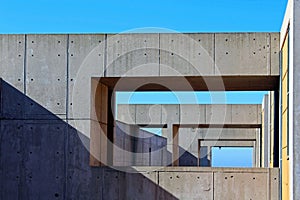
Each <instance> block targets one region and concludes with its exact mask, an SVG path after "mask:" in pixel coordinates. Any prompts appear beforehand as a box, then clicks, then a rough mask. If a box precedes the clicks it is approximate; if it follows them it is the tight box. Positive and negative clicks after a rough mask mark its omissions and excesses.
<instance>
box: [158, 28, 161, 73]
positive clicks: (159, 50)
mask: <svg viewBox="0 0 300 200" xmlns="http://www.w3.org/2000/svg"><path fill="white" fill-rule="evenodd" d="M160 36H161V34H160V33H158V76H160V53H161V52H160Z"/></svg>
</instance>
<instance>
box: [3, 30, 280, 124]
mask: <svg viewBox="0 0 300 200" xmlns="http://www.w3.org/2000/svg"><path fill="white" fill-rule="evenodd" d="M278 37H279V33H231V34H221V33H218V34H214V33H211V34H121V35H106V34H98V35H97V34H94V35H67V34H65V35H46V34H45V35H0V42H1V45H0V63H1V64H0V67H1V70H0V76H1V77H2V78H3V79H4V80H6V81H7V82H8V83H10V84H12V85H13V86H15V87H16V88H18V89H19V90H20V91H23V92H24V93H25V94H26V95H29V96H30V97H31V98H32V99H33V100H35V101H36V102H38V103H40V104H41V105H43V106H44V107H45V108H46V109H48V110H49V111H51V112H52V113H54V114H56V115H58V116H60V118H62V119H65V118H67V116H68V117H69V118H72V119H88V118H89V117H90V116H89V110H90V107H89V102H90V97H89V95H85V92H86V91H87V92H89V91H90V78H91V77H104V76H106V77H119V76H121V75H122V76H169V75H172V76H173V75H174V76H182V75H191V76H195V75H197V76H198V75H203V76H205V75H207V76H210V75H220V74H218V73H217V71H218V70H217V68H216V67H218V68H219V70H220V72H221V74H222V75H239V76H242V75H250V76H252V75H253V76H258V75H259V76H261V75H262V76H271V75H276V76H278V75H279V70H278V69H279V62H278V60H277V58H278V56H277V53H278V52H279V39H278ZM275 39H276V40H275ZM277 41H278V42H277ZM237 46H238V48H236V47H237ZM159 48H160V50H159ZM237 49H239V50H237ZM254 52H255V54H254ZM226 53H228V54H226ZM140 54H142V55H140ZM172 54H173V55H172ZM119 57H120V58H119ZM178 59H179V61H177V60H178ZM233 61H234V65H232V64H233V63H230V62H233ZM228 62H229V63H228ZM185 63H188V64H185ZM137 66H138V68H135V67H137ZM166 66H168V67H167V68H166ZM233 66H234V67H233ZM169 68H172V69H171V70H169ZM166 70H167V71H166ZM172 70H173V71H174V73H175V72H176V73H175V74H172ZM199 70H200V71H201V73H200V74H199V73H198V72H197V71H199ZM167 72H168V73H167ZM50 83H51V84H50ZM76 84H77V86H76ZM75 86H76V87H75ZM37 88H42V89H37ZM44 88H47V92H46V91H45V89H44ZM76 88H78V89H76ZM74 93H75V94H74ZM76 95H80V97H81V98H74V99H73V98H72V97H73V96H76ZM79 105H80V106H79ZM74 106H76V109H79V110H78V111H76V112H75V113H73V107H74ZM30 114H32V115H39V113H35V112H34V111H33V112H32V113H30ZM43 117H47V116H43Z"/></svg>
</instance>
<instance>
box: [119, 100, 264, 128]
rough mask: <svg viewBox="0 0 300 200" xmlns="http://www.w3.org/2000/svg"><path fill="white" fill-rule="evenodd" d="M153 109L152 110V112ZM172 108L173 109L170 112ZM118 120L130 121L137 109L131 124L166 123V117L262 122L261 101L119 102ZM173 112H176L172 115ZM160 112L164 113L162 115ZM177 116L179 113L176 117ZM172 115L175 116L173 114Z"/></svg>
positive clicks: (202, 121)
mask: <svg viewBox="0 0 300 200" xmlns="http://www.w3.org/2000/svg"><path fill="white" fill-rule="evenodd" d="M165 106H166V107H167V109H164V107H165ZM154 110H155V112H154ZM171 111H172V112H171ZM117 112H118V115H117V116H118V117H117V120H119V121H122V120H125V121H128V120H127V119H130V122H133V121H134V120H132V118H133V117H132V116H135V115H134V112H136V116H137V117H136V119H135V123H134V124H143V125H151V124H154V125H157V124H169V123H170V122H169V121H167V120H168V119H171V118H172V119H173V120H172V121H173V122H175V121H179V123H178V124H185V125H193V124H194V125H195V126H198V125H201V124H202V125H208V124H216V125H218V124H220V125H224V124H225V125H249V126H251V125H253V126H255V125H257V126H260V125H261V105H260V104H252V105H246V104H244V105H235V104H233V105H221V104H213V105H210V104H207V105H204V104H190V105H175V104H174V105H161V108H160V106H159V105H151V104H148V105H138V104H137V105H133V104H130V105H125V104H123V105H122V104H118V109H117ZM174 112H175V113H177V114H176V115H175V116H174ZM161 116H164V117H163V118H162V117H161ZM179 116H180V117H179ZM174 117H175V118H174Z"/></svg>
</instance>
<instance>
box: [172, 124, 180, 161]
mask: <svg viewBox="0 0 300 200" xmlns="http://www.w3.org/2000/svg"><path fill="white" fill-rule="evenodd" d="M178 134H179V126H177V125H173V136H172V137H173V138H172V147H173V151H172V165H173V166H179V141H178V138H179V135H178Z"/></svg>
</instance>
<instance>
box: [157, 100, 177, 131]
mask: <svg viewBox="0 0 300 200" xmlns="http://www.w3.org/2000/svg"><path fill="white" fill-rule="evenodd" d="M161 114H162V124H167V126H168V127H170V126H171V124H177V123H179V118H180V112H179V105H166V104H162V105H161Z"/></svg>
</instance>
